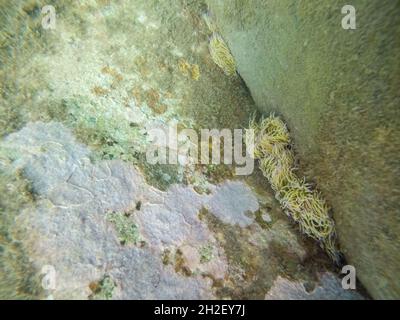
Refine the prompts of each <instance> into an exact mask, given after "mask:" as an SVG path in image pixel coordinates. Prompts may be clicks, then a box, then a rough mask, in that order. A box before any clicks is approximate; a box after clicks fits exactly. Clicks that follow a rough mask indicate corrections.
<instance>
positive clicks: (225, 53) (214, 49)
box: [209, 32, 236, 76]
mask: <svg viewBox="0 0 400 320" xmlns="http://www.w3.org/2000/svg"><path fill="white" fill-rule="evenodd" d="M209 49H210V54H211V58H212V59H213V61H214V62H215V63H216V64H217V65H218V66H219V67H220V68H221V69H222V70H223V71H224V73H225V74H226V75H228V76H231V75H234V74H235V73H236V62H235V59H234V58H233V56H232V54H231V52H230V50H229V48H228V46H227V45H226V43H225V41H224V39H222V37H221V36H220V35H219V34H218V33H216V32H214V33H213V35H212V36H211V38H210V43H209Z"/></svg>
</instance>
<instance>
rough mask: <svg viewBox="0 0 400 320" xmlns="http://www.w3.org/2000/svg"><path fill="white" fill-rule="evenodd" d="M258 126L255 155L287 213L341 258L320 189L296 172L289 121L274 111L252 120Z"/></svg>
mask: <svg viewBox="0 0 400 320" xmlns="http://www.w3.org/2000/svg"><path fill="white" fill-rule="evenodd" d="M250 128H251V129H253V130H254V136H255V146H254V157H255V158H256V159H258V160H259V163H260V169H261V171H262V172H263V174H264V176H265V177H266V178H267V179H268V181H269V182H270V184H271V187H272V189H273V190H274V191H275V193H276V198H277V199H278V201H279V202H280V204H281V207H282V209H283V210H284V211H285V213H286V214H287V215H288V216H290V217H291V218H292V219H293V220H294V221H296V222H297V223H298V224H299V226H300V229H301V231H302V232H303V233H305V234H306V235H308V236H310V237H312V238H314V239H316V240H317V241H319V242H320V243H321V245H322V246H323V248H324V249H325V250H326V251H327V253H328V254H329V255H330V256H331V257H332V258H333V259H334V260H336V261H337V260H338V259H339V253H338V250H337V248H336V245H335V225H334V222H333V220H332V219H331V217H330V216H329V208H328V206H327V204H326V202H325V201H324V199H323V198H322V197H321V195H320V193H318V192H317V191H315V190H312V189H311V187H310V185H309V184H307V183H306V182H305V181H304V179H300V178H298V177H297V176H296V174H294V169H295V159H294V155H293V151H292V150H291V148H290V135H289V131H288V129H287V127H286V125H285V123H284V122H283V121H282V120H281V119H279V118H278V117H275V116H274V115H273V114H272V115H270V116H269V117H268V118H265V119H263V120H261V121H260V122H256V121H255V120H254V119H253V120H251V122H250Z"/></svg>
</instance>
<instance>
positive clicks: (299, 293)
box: [265, 273, 364, 300]
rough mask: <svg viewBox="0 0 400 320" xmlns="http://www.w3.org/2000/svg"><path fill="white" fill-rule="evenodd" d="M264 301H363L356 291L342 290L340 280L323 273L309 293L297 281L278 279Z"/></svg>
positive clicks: (330, 274)
mask: <svg viewBox="0 0 400 320" xmlns="http://www.w3.org/2000/svg"><path fill="white" fill-rule="evenodd" d="M265 299H266V300H364V298H363V297H362V296H361V295H360V294H359V293H358V292H356V291H352V290H344V289H343V288H342V286H341V283H340V279H339V278H338V277H337V276H335V275H334V274H332V273H323V274H322V275H321V276H320V279H319V283H317V285H316V287H315V288H314V289H312V290H310V291H308V290H306V286H305V285H304V284H303V283H302V282H299V281H291V280H288V279H285V278H282V277H280V276H279V277H278V278H277V279H276V280H275V282H274V285H273V287H272V288H271V290H270V291H269V292H268V293H267V294H266V295H265Z"/></svg>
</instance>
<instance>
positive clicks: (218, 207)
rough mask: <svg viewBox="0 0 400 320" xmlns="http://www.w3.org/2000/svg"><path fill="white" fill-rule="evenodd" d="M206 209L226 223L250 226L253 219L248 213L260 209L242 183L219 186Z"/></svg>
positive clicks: (228, 183) (226, 183) (227, 183)
mask: <svg viewBox="0 0 400 320" xmlns="http://www.w3.org/2000/svg"><path fill="white" fill-rule="evenodd" d="M206 207H207V208H208V209H209V210H210V212H212V213H213V214H214V215H215V216H217V217H218V218H219V219H221V220H222V221H223V222H225V223H229V224H238V225H239V226H241V227H245V226H248V225H250V224H251V223H252V222H253V219H252V218H250V217H249V216H248V215H246V214H247V213H254V212H255V211H257V210H258V209H259V205H258V201H257V198H256V197H255V196H254V194H253V193H252V191H251V189H250V188H249V187H248V186H246V185H245V184H243V183H242V182H235V181H228V182H225V183H224V184H222V185H220V186H218V187H217V188H216V190H215V191H214V193H213V195H212V196H211V199H210V201H209V202H208V203H207V205H206Z"/></svg>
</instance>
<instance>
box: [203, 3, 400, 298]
mask: <svg viewBox="0 0 400 320" xmlns="http://www.w3.org/2000/svg"><path fill="white" fill-rule="evenodd" d="M207 3H208V4H209V8H210V11H211V13H212V14H213V16H214V17H215V21H217V22H218V26H217V27H218V30H219V32H220V33H221V35H222V36H223V37H224V39H225V40H226V42H227V43H229V46H230V50H231V53H232V55H233V57H234V59H235V61H236V66H237V71H238V73H239V74H240V76H241V77H242V78H243V80H244V81H245V83H246V85H247V86H248V88H249V90H250V92H251V94H252V96H253V98H254V100H255V102H256V104H257V106H258V108H259V109H260V110H261V111H262V112H263V113H265V114H269V113H271V112H275V113H276V114H278V115H279V116H281V117H282V119H284V121H285V122H286V123H287V124H288V129H289V131H290V134H291V136H292V137H293V138H294V144H295V146H296V150H295V151H296V153H297V154H298V156H299V159H300V170H299V173H300V174H302V175H303V174H304V175H305V176H306V177H307V178H308V179H313V180H315V182H316V184H317V186H318V188H319V190H320V191H321V192H322V194H323V195H324V197H325V198H326V200H327V202H328V203H329V205H330V206H331V207H332V209H333V218H334V220H335V224H336V230H337V234H338V240H339V244H340V247H341V248H340V249H341V251H342V252H343V253H344V255H345V258H346V260H347V263H348V264H351V265H354V266H355V268H356V271H357V277H358V278H359V279H360V281H361V282H362V283H363V285H364V286H365V287H366V288H367V290H368V291H369V293H370V294H371V296H372V297H373V298H376V299H384V298H391V299H398V298H399V297H400V268H399V261H400V241H399V234H400V223H399V208H398V204H399V192H400V191H399V186H400V180H399V179H400V174H399V168H400V167H399V165H398V161H396V160H395V159H398V154H399V152H400V142H399V139H398V137H399V136H400V118H399V117H398V88H399V86H400V72H399V64H398V61H400V42H399V41H398V39H399V34H400V16H399V15H398V14H397V12H398V3H396V2H393V1H390V0H384V1H380V2H375V1H369V2H359V3H358V4H357V6H356V9H357V12H362V16H361V15H360V16H359V17H358V16H357V19H358V18H360V19H361V20H362V22H361V23H360V24H359V25H358V26H357V29H356V30H344V29H343V28H342V27H341V20H342V18H343V15H342V14H341V8H342V6H343V4H342V3H341V2H340V1H338V0H336V1H330V2H329V4H327V3H326V1H323V0H318V1H313V2H309V1H298V2H295V3H294V2H293V1H289V0H281V1H263V0H255V1H250V2H246V1H242V2H240V1H236V2H235V4H234V5H232V2H231V1H228V0H207ZM277 12H279V14H277ZM388 66H391V67H388Z"/></svg>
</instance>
